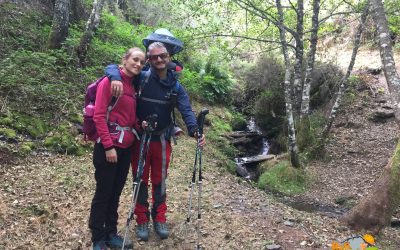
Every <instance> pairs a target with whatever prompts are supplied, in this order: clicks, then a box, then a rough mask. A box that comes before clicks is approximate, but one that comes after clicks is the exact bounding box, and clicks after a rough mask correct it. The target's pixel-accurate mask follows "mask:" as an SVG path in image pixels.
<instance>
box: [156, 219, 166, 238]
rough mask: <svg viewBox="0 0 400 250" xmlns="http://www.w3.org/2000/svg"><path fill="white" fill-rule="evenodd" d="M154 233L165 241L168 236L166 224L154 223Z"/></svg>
mask: <svg viewBox="0 0 400 250" xmlns="http://www.w3.org/2000/svg"><path fill="white" fill-rule="evenodd" d="M154 231H155V232H156V234H157V235H158V236H160V238H161V239H163V240H164V239H167V238H168V236H169V231H168V227H167V223H165V222H154Z"/></svg>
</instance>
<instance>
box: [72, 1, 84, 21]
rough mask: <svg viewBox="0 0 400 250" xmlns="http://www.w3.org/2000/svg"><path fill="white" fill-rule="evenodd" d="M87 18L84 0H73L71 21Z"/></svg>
mask: <svg viewBox="0 0 400 250" xmlns="http://www.w3.org/2000/svg"><path fill="white" fill-rule="evenodd" d="M86 18H87V12H86V11H85V6H83V4H82V0H71V14H70V18H69V20H70V23H78V22H80V21H81V20H84V19H86Z"/></svg>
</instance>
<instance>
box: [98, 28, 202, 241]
mask: <svg viewBox="0 0 400 250" xmlns="http://www.w3.org/2000/svg"><path fill="white" fill-rule="evenodd" d="M168 33H169V31H168ZM168 33H167V34H168ZM169 34H170V36H171V37H173V36H172V34H171V33H169ZM174 39H175V38H174ZM167 41H168V39H167ZM143 43H144V45H145V46H146V48H147V51H148V52H147V58H148V62H149V64H150V69H149V70H150V71H149V72H147V73H146V72H145V73H142V77H147V80H145V81H143V80H142V81H141V82H142V83H140V84H139V87H138V99H137V117H138V119H139V120H140V121H145V120H146V118H147V117H149V116H151V115H153V114H156V115H157V117H158V118H157V121H156V122H157V127H156V130H155V131H154V132H153V133H152V137H151V142H150V147H149V151H148V152H147V157H146V160H145V166H144V171H143V176H142V184H141V186H140V189H139V196H138V200H137V204H136V208H135V215H136V221H137V224H138V225H137V228H136V234H137V236H138V238H139V239H141V240H143V241H147V240H148V237H149V229H148V223H149V219H150V214H151V217H152V219H153V226H154V230H155V232H156V233H157V234H158V235H159V236H160V238H161V239H166V238H168V236H169V230H168V227H167V225H166V215H165V214H166V212H167V203H166V192H165V191H166V188H165V179H166V177H167V169H168V166H169V162H170V156H171V136H173V135H172V133H173V129H174V126H173V125H174V122H173V119H172V117H171V114H172V111H173V108H174V105H175V106H176V107H177V109H178V110H179V112H180V113H181V115H182V118H183V120H184V122H185V124H186V127H187V130H188V134H189V135H190V136H192V137H194V136H196V132H197V121H196V117H195V115H194V113H193V111H192V107H191V105H190V102H189V96H188V95H187V93H186V91H185V90H184V88H183V86H182V85H180V84H179V82H178V81H177V79H176V77H177V76H176V73H175V72H174V71H172V70H170V69H169V65H170V64H171V57H170V53H169V52H168V50H167V46H166V45H165V44H164V43H161V42H158V41H154V40H153V41H151V43H150V42H148V40H146V39H144V41H143ZM147 46H148V47H147ZM169 47H171V46H169ZM117 70H118V69H117V67H116V66H112V65H111V66H108V67H107V69H106V74H107V76H108V77H109V78H110V79H111V80H112V85H113V86H112V88H113V89H120V87H119V83H118V82H117V81H115V80H119V79H120V76H119V72H118V71H117ZM146 75H147V76H146ZM143 82H144V84H143ZM173 102H176V103H173ZM204 144H205V138H204V135H203V136H202V138H201V139H200V146H204ZM139 146H140V143H136V144H135V146H134V151H133V157H132V167H133V173H134V175H136V170H137V166H138V161H139ZM149 176H150V178H151V183H152V209H151V213H150V211H149V204H148V201H147V200H148V179H149Z"/></svg>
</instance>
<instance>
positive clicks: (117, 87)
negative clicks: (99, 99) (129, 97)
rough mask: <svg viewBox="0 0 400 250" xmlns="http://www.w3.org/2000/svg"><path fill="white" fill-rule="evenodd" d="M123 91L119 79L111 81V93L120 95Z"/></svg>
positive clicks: (116, 95)
mask: <svg viewBox="0 0 400 250" xmlns="http://www.w3.org/2000/svg"><path fill="white" fill-rule="evenodd" d="M123 92H124V87H123V86H122V82H121V81H115V80H114V81H111V93H112V95H113V96H115V97H120V96H121V95H122V93H123Z"/></svg>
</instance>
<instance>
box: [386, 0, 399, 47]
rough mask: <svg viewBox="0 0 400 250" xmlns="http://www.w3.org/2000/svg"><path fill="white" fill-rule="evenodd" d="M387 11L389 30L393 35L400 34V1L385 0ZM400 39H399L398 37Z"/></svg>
mask: <svg viewBox="0 0 400 250" xmlns="http://www.w3.org/2000/svg"><path fill="white" fill-rule="evenodd" d="M384 5H385V11H386V13H387V21H388V25H389V30H390V32H391V34H392V35H394V36H397V37H399V36H400V1H399V0H386V1H384ZM397 41H399V39H397Z"/></svg>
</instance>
